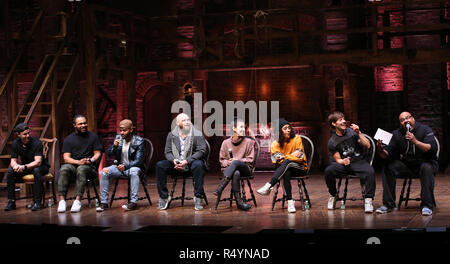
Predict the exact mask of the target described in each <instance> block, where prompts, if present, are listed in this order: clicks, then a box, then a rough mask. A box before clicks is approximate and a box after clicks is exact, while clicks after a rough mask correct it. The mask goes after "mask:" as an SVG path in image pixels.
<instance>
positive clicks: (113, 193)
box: [109, 178, 119, 208]
mask: <svg viewBox="0 0 450 264" xmlns="http://www.w3.org/2000/svg"><path fill="white" fill-rule="evenodd" d="M117 185H119V178H117V179H116V183H114V190H113V192H112V195H111V201H110V202H109V207H110V208H111V207H112V204H113V202H114V197H115V196H116V191H117Z"/></svg>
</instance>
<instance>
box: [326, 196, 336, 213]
mask: <svg viewBox="0 0 450 264" xmlns="http://www.w3.org/2000/svg"><path fill="white" fill-rule="evenodd" d="M327 207H328V210H334V208H336V197H334V196H330V198H328V206H327Z"/></svg>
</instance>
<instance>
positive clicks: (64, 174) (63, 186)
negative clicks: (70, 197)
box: [58, 164, 77, 200]
mask: <svg viewBox="0 0 450 264" xmlns="http://www.w3.org/2000/svg"><path fill="white" fill-rule="evenodd" d="M76 172H77V168H76V166H75V165H73V164H63V165H62V166H61V169H60V170H59V177H58V195H59V196H60V200H64V197H65V196H66V194H67V190H68V188H69V180H70V177H72V176H75V175H76Z"/></svg>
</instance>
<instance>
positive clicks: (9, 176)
mask: <svg viewBox="0 0 450 264" xmlns="http://www.w3.org/2000/svg"><path fill="white" fill-rule="evenodd" d="M22 176H23V174H21V173H17V172H15V171H14V170H13V169H12V168H8V171H7V172H6V184H7V185H6V189H7V191H8V200H15V199H16V195H15V189H16V179H18V178H21V177H22Z"/></svg>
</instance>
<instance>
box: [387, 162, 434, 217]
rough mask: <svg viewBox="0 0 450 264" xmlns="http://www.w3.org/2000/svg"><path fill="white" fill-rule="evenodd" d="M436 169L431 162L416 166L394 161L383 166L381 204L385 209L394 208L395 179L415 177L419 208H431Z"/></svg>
mask: <svg viewBox="0 0 450 264" xmlns="http://www.w3.org/2000/svg"><path fill="white" fill-rule="evenodd" d="M436 170H437V169H436V168H435V167H434V166H433V164H432V163H431V162H421V163H417V164H409V166H407V165H406V164H405V163H404V162H402V161H399V160H394V161H392V162H390V163H388V164H386V165H385V167H384V168H383V204H384V205H385V206H387V207H390V208H393V207H395V185H396V179H397V178H404V177H407V176H410V175H412V176H413V177H414V176H416V175H417V177H418V178H420V184H421V191H420V197H421V199H422V202H421V204H420V206H421V207H425V206H426V207H428V208H433V206H434V194H433V190H434V174H435V173H436Z"/></svg>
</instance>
